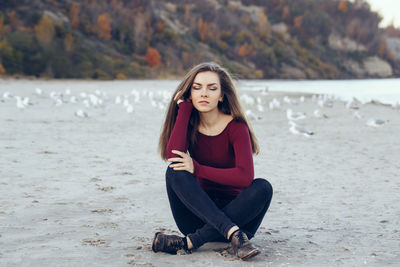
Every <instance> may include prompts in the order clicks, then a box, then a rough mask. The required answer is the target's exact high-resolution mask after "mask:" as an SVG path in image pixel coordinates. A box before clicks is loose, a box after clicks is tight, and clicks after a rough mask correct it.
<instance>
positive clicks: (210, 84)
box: [193, 82, 217, 86]
mask: <svg viewBox="0 0 400 267" xmlns="http://www.w3.org/2000/svg"><path fill="white" fill-rule="evenodd" d="M193 84H198V85H202V84H201V83H196V82H195V83H193ZM214 84H215V85H217V84H216V83H209V84H207V86H210V85H214Z"/></svg>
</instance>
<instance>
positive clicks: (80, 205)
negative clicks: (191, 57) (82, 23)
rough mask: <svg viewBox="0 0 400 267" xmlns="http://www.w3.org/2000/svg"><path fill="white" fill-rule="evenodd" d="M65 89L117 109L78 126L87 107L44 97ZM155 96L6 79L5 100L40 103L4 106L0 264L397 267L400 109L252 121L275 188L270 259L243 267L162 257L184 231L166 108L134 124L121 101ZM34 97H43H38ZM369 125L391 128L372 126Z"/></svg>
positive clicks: (139, 107)
mask: <svg viewBox="0 0 400 267" xmlns="http://www.w3.org/2000/svg"><path fill="white" fill-rule="evenodd" d="M67 86H68V87H70V88H71V91H72V94H73V95H78V94H79V93H80V92H81V91H86V92H92V93H93V92H94V91H95V90H96V89H100V90H101V91H106V92H107V93H108V96H109V98H110V100H108V101H106V107H104V108H83V109H85V110H86V111H87V112H88V114H89V117H88V118H78V117H76V116H74V112H75V111H76V110H77V109H79V108H82V107H83V105H82V104H81V103H78V104H72V103H65V104H62V105H60V106H56V105H55V104H54V101H53V100H51V99H50V98H49V97H48V94H49V93H50V91H52V90H54V91H57V92H61V91H64V90H65V88H66V87H67ZM146 86H147V87H146ZM146 86H143V84H140V85H137V84H136V85H135V84H133V83H106V82H105V83H98V82H97V83H95V82H92V83H89V82H30V81H4V80H3V81H0V93H1V95H0V98H1V97H2V94H3V93H4V92H5V91H11V92H13V94H14V95H20V96H29V98H30V99H31V101H32V103H33V105H30V106H28V107H26V108H25V109H23V110H20V109H17V108H16V105H15V99H9V100H3V101H2V102H0V151H1V152H0V265H1V266H126V265H134V266H338V265H339V266H362V265H366V266H388V265H393V266H394V265H397V266H398V264H399V262H400V232H399V231H400V219H399V218H400V206H399V202H400V194H399V189H400V180H399V174H400V163H399V162H400V153H399V150H400V137H399V133H400V112H399V111H397V110H394V109H392V108H391V107H388V106H383V105H376V104H365V105H363V106H361V108H360V113H362V114H364V116H365V117H364V118H363V119H361V120H358V119H355V118H353V116H352V112H353V111H350V110H348V109H346V108H345V107H344V103H343V102H341V101H338V100H336V101H334V106H333V108H324V109H322V110H323V111H324V112H325V113H326V114H327V115H328V116H329V118H326V119H316V118H313V117H312V116H311V114H312V112H313V110H314V109H315V108H317V104H316V103H315V102H313V101H311V97H310V96H306V99H305V102H304V103H300V104H299V105H290V106H289V105H288V104H284V105H283V107H282V109H281V110H274V111H265V112H261V113H260V112H259V113H258V114H259V115H260V116H261V117H262V118H261V119H260V120H257V121H253V122H252V125H253V128H254V130H255V132H256V135H257V137H258V139H259V142H260V146H261V153H260V155H258V156H255V158H254V160H255V172H256V177H264V178H267V179H268V180H269V181H270V182H271V183H272V185H273V187H274V190H275V192H274V197H273V200H272V203H271V206H270V210H269V211H268V213H267V215H266V217H265V219H264V221H263V223H262V226H261V228H260V229H259V232H258V233H257V235H256V237H255V238H254V239H253V242H254V244H256V245H257V246H258V247H259V248H260V249H261V251H262V253H261V255H259V256H258V257H256V258H254V259H253V260H251V261H250V262H248V263H245V262H242V261H240V260H237V259H236V258H235V257H234V256H232V255H230V254H229V253H228V250H227V247H228V244H225V243H210V244H207V245H205V246H203V247H202V248H201V249H199V250H198V251H196V252H194V253H193V254H191V255H176V256H173V255H168V254H163V253H153V252H152V251H151V241H152V238H153V235H154V233H155V232H156V231H159V230H164V231H166V232H170V233H178V232H177V227H176V225H175V223H174V221H173V218H172V215H171V212H170V209H169V203H168V199H167V195H166V190H165V183H164V173H165V169H166V167H167V165H166V163H164V162H163V161H161V160H160V158H159V157H158V155H157V141H158V136H159V130H160V127H161V123H162V120H163V116H164V110H161V109H157V108H154V107H153V106H152V105H151V104H150V101H149V94H148V93H147V94H146V95H142V97H141V100H140V103H136V104H134V112H133V113H130V114H129V113H126V112H125V110H124V109H123V108H122V105H116V104H115V103H114V98H115V96H116V95H122V94H126V95H130V90H131V89H132V88H136V89H137V90H141V91H142V92H143V91H146V92H153V93H154V94H156V92H157V89H158V88H160V84H157V86H155V85H154V84H152V83H147V84H146ZM35 87H41V88H42V89H43V90H44V94H45V95H46V96H35V95H33V92H34V88H35ZM163 89H168V90H169V91H171V90H172V89H174V88H173V87H171V84H170V83H166V84H165V87H164V88H163ZM242 93H243V92H242ZM142 94H143V93H142ZM283 96H284V95H283V94H278V93H273V94H272V93H271V94H269V95H267V96H262V98H263V99H264V100H265V101H269V100H271V99H272V98H273V97H276V98H277V99H279V100H282V98H283ZM292 97H294V96H292ZM131 99H132V98H131ZM282 104H283V103H282ZM288 107H291V108H292V109H293V110H295V111H303V112H306V113H307V115H308V117H307V119H305V120H304V121H302V122H301V123H302V124H304V125H307V127H309V128H310V129H312V130H313V131H315V135H314V136H313V137H311V138H305V137H303V136H296V135H293V134H292V133H290V132H289V130H288V129H289V126H288V121H287V118H286V114H285V110H286V108H288ZM372 117H378V118H383V119H388V120H389V123H388V124H387V125H384V126H383V127H380V128H373V127H369V126H366V125H365V122H366V120H367V119H368V118H372Z"/></svg>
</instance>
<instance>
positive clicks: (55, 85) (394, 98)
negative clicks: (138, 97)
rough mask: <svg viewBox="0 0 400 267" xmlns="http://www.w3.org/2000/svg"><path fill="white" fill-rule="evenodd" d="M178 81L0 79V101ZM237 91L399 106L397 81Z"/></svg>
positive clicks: (301, 83)
mask: <svg viewBox="0 0 400 267" xmlns="http://www.w3.org/2000/svg"><path fill="white" fill-rule="evenodd" d="M179 83H180V81H177V80H126V81H88V80H24V79H19V80H16V79H0V98H2V96H3V94H4V93H5V92H10V93H12V94H14V95H17V94H20V93H21V94H25V93H27V92H29V91H30V92H34V91H35V88H41V89H43V90H44V91H48V92H50V91H59V92H60V91H61V92H62V91H65V90H66V89H68V88H71V89H75V90H81V91H94V90H96V89H98V90H104V91H107V92H109V93H111V92H112V90H116V91H118V92H121V91H126V92H127V93H129V92H130V91H131V90H132V89H135V90H142V89H144V90H164V89H166V90H170V91H171V92H172V91H174V89H175V88H176V87H177V86H178V85H179ZM235 84H236V86H237V88H238V90H239V92H240V91H242V90H254V91H264V92H265V91H269V92H287V93H304V94H325V95H331V96H332V97H335V98H337V99H340V100H343V101H349V100H352V99H353V98H355V99H357V100H359V101H360V102H362V103H368V102H371V101H375V102H380V103H382V104H389V105H396V104H400V79H366V80H237V81H235Z"/></svg>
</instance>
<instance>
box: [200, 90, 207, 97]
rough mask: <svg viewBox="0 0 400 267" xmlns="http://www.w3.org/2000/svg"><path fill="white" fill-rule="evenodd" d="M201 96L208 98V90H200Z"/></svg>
mask: <svg viewBox="0 0 400 267" xmlns="http://www.w3.org/2000/svg"><path fill="white" fill-rule="evenodd" d="M201 96H202V97H208V90H207V88H203V89H201Z"/></svg>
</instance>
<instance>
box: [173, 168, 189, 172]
mask: <svg viewBox="0 0 400 267" xmlns="http://www.w3.org/2000/svg"><path fill="white" fill-rule="evenodd" d="M173 169H174V170H175V171H185V170H187V168H186V167H173Z"/></svg>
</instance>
